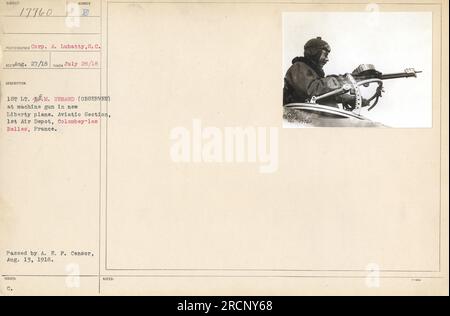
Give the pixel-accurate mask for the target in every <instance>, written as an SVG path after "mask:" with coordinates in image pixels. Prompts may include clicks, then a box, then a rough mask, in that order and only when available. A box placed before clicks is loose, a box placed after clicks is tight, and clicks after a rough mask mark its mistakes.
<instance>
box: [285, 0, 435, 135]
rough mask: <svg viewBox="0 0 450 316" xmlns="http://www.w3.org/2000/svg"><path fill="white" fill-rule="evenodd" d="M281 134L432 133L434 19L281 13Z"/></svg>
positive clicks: (423, 15) (428, 15) (397, 14)
mask: <svg viewBox="0 0 450 316" xmlns="http://www.w3.org/2000/svg"><path fill="white" fill-rule="evenodd" d="M283 76H284V78H283V127H285V128H302V127H397V128H426V127H432V16H431V13H429V12H380V11H379V10H378V9H377V7H376V6H375V7H370V8H368V10H367V12H307V13H305V12H285V13H283Z"/></svg>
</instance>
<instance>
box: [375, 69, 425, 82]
mask: <svg viewBox="0 0 450 316" xmlns="http://www.w3.org/2000/svg"><path fill="white" fill-rule="evenodd" d="M421 72H422V71H416V70H413V71H410V72H408V71H404V72H397V73H392V74H382V75H381V76H380V79H381V80H387V79H397V78H408V77H417V76H416V74H419V73H421Z"/></svg>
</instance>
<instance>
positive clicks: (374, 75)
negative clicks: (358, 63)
mask: <svg viewBox="0 0 450 316" xmlns="http://www.w3.org/2000/svg"><path fill="white" fill-rule="evenodd" d="M421 72H422V71H417V70H414V69H413V68H409V69H405V71H403V72H396V73H390V74H382V73H380V72H378V71H375V70H374V69H373V70H367V71H361V72H360V73H354V74H353V77H354V78H355V79H356V80H357V81H362V80H368V79H381V80H388V79H397V78H408V77H417V74H418V73H421Z"/></svg>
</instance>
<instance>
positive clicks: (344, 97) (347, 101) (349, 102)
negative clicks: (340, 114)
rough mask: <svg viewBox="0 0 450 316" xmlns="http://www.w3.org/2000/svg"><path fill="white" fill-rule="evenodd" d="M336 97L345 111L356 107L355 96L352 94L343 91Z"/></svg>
mask: <svg viewBox="0 0 450 316" xmlns="http://www.w3.org/2000/svg"><path fill="white" fill-rule="evenodd" d="M337 99H338V102H340V103H342V106H343V107H344V109H345V110H347V111H353V110H354V109H355V107H356V96H355V95H353V94H348V93H344V94H341V95H339V96H338V97H337Z"/></svg>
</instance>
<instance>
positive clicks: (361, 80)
mask: <svg viewBox="0 0 450 316" xmlns="http://www.w3.org/2000/svg"><path fill="white" fill-rule="evenodd" d="M418 73H421V71H416V70H414V68H407V69H405V70H404V71H403V72H399V73H391V74H382V73H381V72H379V71H378V70H376V69H375V67H374V66H373V65H371V64H363V65H359V66H358V67H357V68H356V69H355V70H354V71H353V72H352V73H351V74H346V75H344V76H343V77H344V78H345V81H346V82H347V83H345V84H343V85H342V87H340V88H338V89H335V90H333V91H330V92H328V93H325V94H322V95H319V96H313V97H311V99H310V100H309V102H308V103H309V104H316V103H317V101H319V100H322V99H325V98H329V97H331V96H337V95H340V94H344V93H348V92H350V93H351V94H353V95H355V97H356V98H355V99H356V100H355V105H354V106H352V107H347V106H346V105H344V109H345V110H351V111H356V112H357V114H358V115H359V113H360V110H361V108H362V107H363V101H362V100H363V99H362V96H361V92H360V89H359V87H360V86H364V87H368V86H369V85H370V84H372V83H376V84H378V87H377V89H376V92H375V93H374V94H373V95H372V96H371V97H370V98H369V99H367V100H365V101H366V102H365V105H364V106H368V107H369V108H368V110H371V109H373V107H374V106H375V105H377V103H378V100H379V98H380V97H381V96H382V93H383V92H384V90H383V80H388V79H397V78H408V77H417V74H418ZM372 101H373V102H372ZM371 102H372V103H371Z"/></svg>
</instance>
